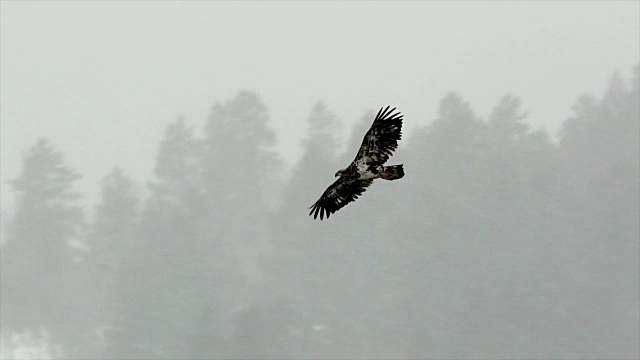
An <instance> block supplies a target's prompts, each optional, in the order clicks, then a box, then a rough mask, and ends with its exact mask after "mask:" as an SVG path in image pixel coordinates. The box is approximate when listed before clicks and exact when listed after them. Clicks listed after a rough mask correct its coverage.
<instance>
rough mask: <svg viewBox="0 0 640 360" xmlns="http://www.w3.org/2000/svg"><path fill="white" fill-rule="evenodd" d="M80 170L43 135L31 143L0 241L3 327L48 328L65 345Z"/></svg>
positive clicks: (77, 267)
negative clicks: (13, 207) (4, 237)
mask: <svg viewBox="0 0 640 360" xmlns="http://www.w3.org/2000/svg"><path fill="white" fill-rule="evenodd" d="M79 178H80V176H79V175H78V174H77V173H76V172H74V171H73V170H72V169H70V168H69V167H67V166H66V165H65V163H64V160H63V155H62V153H61V152H59V151H58V150H56V149H55V148H54V147H53V145H51V144H50V143H49V141H48V140H46V139H39V140H38V141H37V142H36V144H35V145H34V146H33V147H31V148H30V149H29V150H28V152H27V153H26V156H25V158H24V162H23V168H22V172H21V174H20V176H19V177H18V178H17V179H15V180H13V181H12V182H11V185H12V186H13V190H14V192H15V193H16V197H17V200H16V204H17V209H16V214H15V217H14V219H13V221H12V222H11V223H10V228H9V229H8V235H7V242H6V244H4V245H3V247H2V265H1V266H2V271H1V274H2V287H3V289H2V292H1V296H2V301H1V303H2V312H1V313H2V321H1V322H2V333H3V334H8V333H10V332H13V331H34V332H37V331H39V330H40V328H41V327H42V328H44V329H46V330H47V331H48V332H49V333H50V334H51V335H52V341H54V342H56V343H58V344H62V345H63V346H66V345H68V344H69V342H70V341H71V338H72V337H73V335H74V331H75V329H74V327H75V328H81V326H78V325H79V324H78V321H79V319H78V316H77V315H78V309H76V308H75V307H76V306H77V305H78V301H79V300H80V299H81V296H82V295H81V294H80V293H78V290H79V289H78V288H77V286H76V285H77V279H78V276H79V274H80V273H81V271H82V263H81V262H80V263H79V262H78V258H79V257H80V251H79V250H78V247H77V246H74V244H78V243H79V240H80V239H79V235H80V234H79V231H80V227H81V224H82V209H81V207H80V206H79V205H78V204H77V201H78V199H79V197H80V195H79V194H78V193H77V192H76V191H75V190H74V189H73V183H74V182H75V181H76V180H77V179H79Z"/></svg>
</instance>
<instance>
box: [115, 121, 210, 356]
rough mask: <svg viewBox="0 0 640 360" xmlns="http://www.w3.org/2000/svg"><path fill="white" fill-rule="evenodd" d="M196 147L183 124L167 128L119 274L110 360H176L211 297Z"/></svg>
mask: <svg viewBox="0 0 640 360" xmlns="http://www.w3.org/2000/svg"><path fill="white" fill-rule="evenodd" d="M198 149H199V144H198V141H197V140H196V139H195V138H194V136H193V130H192V128H191V127H189V126H187V125H186V123H185V121H184V120H183V119H178V120H177V121H175V122H174V123H172V124H170V125H169V126H168V127H167V129H166V131H165V135H164V138H163V139H162V140H161V141H160V145H159V149H158V156H157V159H156V167H155V169H154V172H155V180H154V181H153V182H151V183H150V185H149V187H150V189H151V195H150V197H149V199H148V200H147V203H146V208H145V210H144V212H143V214H142V217H141V219H140V224H139V226H138V227H137V230H136V237H137V239H135V241H133V242H131V243H130V244H129V246H128V248H129V249H130V250H129V251H128V254H127V256H126V257H125V258H124V259H122V260H125V259H126V261H125V263H124V264H122V265H121V266H120V269H119V274H118V288H117V292H116V296H117V299H118V300H117V302H116V304H117V305H118V308H119V315H118V317H117V318H116V319H114V326H113V329H112V330H111V333H110V334H109V344H108V348H107V350H106V353H105V356H106V357H109V358H144V357H149V356H152V357H157V358H178V357H184V354H186V353H187V347H186V337H187V334H188V333H189V331H190V330H191V329H192V327H193V323H194V321H195V319H196V317H197V316H199V313H198V311H199V310H198V309H199V308H200V307H201V306H202V304H203V302H205V301H208V299H209V295H210V294H209V293H207V291H208V288H207V286H208V285H209V283H210V280H209V279H208V278H207V276H208V274H209V273H210V270H211V264H210V263H209V259H208V257H209V256H210V255H211V254H210V249H209V244H208V243H209V241H202V239H201V237H200V236H199V234H198V230H199V229H201V228H202V225H201V224H202V221H203V216H204V214H205V213H206V211H207V209H206V207H205V205H204V202H203V201H202V200H201V197H200V194H201V190H200V189H199V188H198V179H199V176H200V173H199V171H200V170H199V169H200V167H199V150H198ZM130 205H131V203H128V205H127V206H130Z"/></svg>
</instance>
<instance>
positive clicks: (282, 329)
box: [0, 67, 640, 359]
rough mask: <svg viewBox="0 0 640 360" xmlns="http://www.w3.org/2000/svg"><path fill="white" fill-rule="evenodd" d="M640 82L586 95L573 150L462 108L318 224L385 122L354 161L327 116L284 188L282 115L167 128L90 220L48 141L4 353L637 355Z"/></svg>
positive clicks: (8, 259) (12, 232)
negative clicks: (39, 337) (19, 343)
mask: <svg viewBox="0 0 640 360" xmlns="http://www.w3.org/2000/svg"><path fill="white" fill-rule="evenodd" d="M639 82H640V81H639V78H638V67H635V68H634V70H633V74H632V76H631V77H630V79H627V80H625V79H623V77H622V76H620V75H619V74H615V75H614V76H613V77H612V79H611V81H610V84H609V87H608V89H607V90H606V91H605V92H604V94H602V95H601V96H598V97H594V96H583V97H580V98H579V99H578V101H577V103H576V104H575V106H574V112H573V115H572V116H571V117H570V118H569V119H566V121H565V122H564V124H563V126H562V130H561V132H560V133H559V135H558V140H557V141H553V140H552V139H551V137H550V135H549V134H548V133H547V132H546V131H544V130H532V129H531V128H530V127H529V126H528V125H527V120H526V119H527V113H526V111H524V110H523V105H522V101H521V99H519V98H518V97H516V96H513V95H510V94H507V95H505V96H504V97H502V98H501V99H500V100H499V101H498V103H497V104H496V105H495V107H494V108H493V110H492V111H491V112H490V114H488V115H487V116H486V118H482V117H480V116H479V115H478V114H476V113H475V111H474V110H473V108H472V106H471V105H470V104H469V103H468V102H467V101H465V99H464V98H463V97H462V96H460V95H459V94H457V93H449V94H447V95H446V96H445V97H444V98H443V99H442V100H441V101H440V106H439V110H438V114H437V117H436V118H435V119H434V120H433V121H431V122H430V124H429V125H428V126H423V127H421V128H418V129H417V130H415V131H414V132H413V133H412V134H411V136H409V137H408V138H406V139H404V140H403V141H402V142H403V144H402V146H401V147H400V149H399V150H398V151H397V152H396V155H395V156H394V158H393V163H396V162H397V163H404V164H405V171H406V174H407V175H406V176H405V178H404V179H403V180H402V181H400V182H394V183H393V184H387V183H384V182H383V183H376V184H374V186H372V187H371V188H370V189H369V190H368V191H367V194H365V196H363V197H362V198H360V199H359V200H358V201H357V202H355V203H353V204H351V205H349V206H347V207H345V208H344V209H343V210H341V211H340V213H338V214H336V216H335V217H332V218H331V219H330V220H329V221H323V222H320V221H313V220H311V219H310V218H309V217H308V216H307V211H306V209H307V208H308V207H309V206H310V205H311V204H312V203H313V202H314V201H315V200H316V199H317V197H318V196H319V195H320V194H321V193H322V191H323V190H324V189H325V188H326V186H328V185H329V184H330V182H331V181H332V180H331V178H329V177H328V176H327V174H333V173H334V172H335V171H336V170H337V169H339V168H341V167H343V166H344V165H345V164H347V163H348V162H350V161H351V160H352V157H353V156H354V154H355V151H356V149H357V148H358V146H359V145H360V142H361V140H362V136H363V134H364V133H365V131H366V130H367V128H368V126H369V125H370V123H371V121H372V118H373V115H374V113H372V112H371V111H368V112H366V113H364V114H363V117H362V119H361V120H360V121H359V122H358V123H357V124H356V125H355V126H354V128H353V129H352V131H351V132H350V134H351V135H350V138H348V139H347V142H346V144H347V146H346V147H343V146H341V145H342V144H341V141H340V138H339V137H337V134H338V133H340V129H341V122H340V119H339V118H338V117H337V116H336V115H335V114H334V113H332V112H331V111H330V109H329V108H328V106H327V105H326V104H324V103H322V102H319V103H318V104H316V105H315V106H314V107H313V109H311V112H310V115H309V116H308V119H307V123H308V134H307V136H306V138H305V140H304V142H303V144H302V145H303V146H302V151H303V152H302V155H301V156H300V160H299V161H298V162H297V164H295V166H294V167H293V168H292V169H290V170H291V174H290V176H289V177H283V175H282V174H283V173H285V170H287V169H285V166H284V164H283V161H282V160H281V158H280V157H279V155H278V154H277V153H276V152H275V151H274V145H275V144H276V136H275V133H274V131H273V130H272V129H271V128H270V127H269V112H268V108H267V106H266V105H265V104H264V103H263V102H262V100H261V99H260V97H259V96H258V95H257V94H255V93H251V92H246V91H244V92H240V93H238V94H237V95H236V96H235V97H233V98H231V99H229V100H228V101H226V102H219V103H216V104H215V105H214V106H213V107H212V110H211V113H210V115H209V116H208V118H207V119H206V124H205V126H204V133H203V135H202V136H200V137H199V136H196V135H195V132H194V127H193V126H192V125H190V124H189V123H188V122H187V121H186V120H185V119H183V118H180V119H177V120H176V121H175V122H173V123H171V124H169V125H168V126H167V127H166V130H165V133H164V136H163V138H162V139H161V140H160V141H159V144H158V150H157V155H156V158H155V168H154V174H153V178H152V179H150V181H149V182H148V183H147V184H144V187H143V185H141V184H137V183H135V182H134V181H133V180H132V179H131V178H130V177H129V176H128V175H127V174H126V173H125V172H124V171H123V170H122V169H120V168H118V167H114V168H113V169H111V170H110V172H109V173H108V174H106V176H105V177H104V178H103V180H102V183H101V199H100V202H99V204H98V205H97V206H96V207H95V209H91V210H92V211H88V210H89V209H87V207H86V205H85V204H83V203H82V196H81V194H79V193H78V192H77V191H76V190H75V189H74V182H75V181H76V180H78V179H79V178H80V174H78V173H77V172H76V171H74V170H73V169H72V168H71V167H70V166H69V165H68V164H67V163H65V161H64V156H63V154H62V153H61V152H60V151H59V150H58V149H56V147H55V145H54V144H52V143H51V142H50V141H49V140H47V139H45V138H41V139H38V140H37V141H36V143H35V144H34V145H33V146H32V147H31V148H30V149H28V151H27V152H26V155H25V156H24V159H23V166H22V172H21V173H20V175H19V176H18V177H17V178H16V179H14V180H12V181H11V182H10V184H9V185H10V188H11V190H12V194H13V195H14V196H15V197H16V211H15V214H13V216H12V218H11V219H10V221H9V223H8V226H7V227H6V229H2V230H3V231H4V232H5V238H6V242H5V243H4V244H3V245H2V251H1V265H0V266H1V276H2V277H1V279H2V291H1V293H0V296H1V302H0V306H1V312H0V315H1V321H0V322H1V325H0V326H1V334H2V336H3V337H4V341H5V343H7V342H8V341H9V340H7V339H8V338H9V337H10V336H9V334H14V333H24V332H32V333H38V332H39V331H44V332H46V333H47V334H49V337H48V339H49V340H48V341H50V342H52V343H54V344H59V345H60V347H59V349H60V350H59V351H60V354H62V357H67V358H110V359H128V358H130V359H139V358H158V359H173V358H193V359H204V358H287V357H290V358H301V357H303V358H319V357H321V358H375V357H378V358H399V357H410V358H463V357H473V358H480V357H513V356H514V354H518V356H522V357H527V358H548V357H554V358H555V357H563V358H564V357H566V358H577V357H580V358H582V357H621V358H622V357H634V356H638V334H640V330H639V325H638V322H637V319H638V317H639V316H640V312H639V307H638V283H639V281H640V279H639V274H638V266H639V263H638V262H639V260H638V252H639V251H640V249H639V238H640V233H639V228H640V225H639V223H638V221H639V220H638V219H639V218H640V213H639V210H638V208H639V201H640V194H639V190H638V189H639V187H640V184H639V179H640V169H639V166H640V158H639V152H640V148H639V146H640V145H639V144H640V114H639V111H640V104H639V98H640V95H639V91H638V88H639ZM408 121H410V119H406V121H405V123H407V122H408ZM405 126H406V125H405ZM343 148H346V150H345V151H344V152H343V151H341V150H340V149H343ZM145 187H146V189H147V190H148V195H147V196H144V197H143V196H142V194H143V190H144V189H145ZM4 195H5V196H7V192H4ZM90 215H91V216H90ZM9 346H10V345H9Z"/></svg>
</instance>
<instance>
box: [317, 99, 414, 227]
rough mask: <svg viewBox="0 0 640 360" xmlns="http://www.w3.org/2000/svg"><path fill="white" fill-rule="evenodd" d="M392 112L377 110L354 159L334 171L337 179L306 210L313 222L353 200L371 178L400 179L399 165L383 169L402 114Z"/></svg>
mask: <svg viewBox="0 0 640 360" xmlns="http://www.w3.org/2000/svg"><path fill="white" fill-rule="evenodd" d="M395 110H396V108H393V109H391V110H389V106H387V107H386V108H380V110H379V111H378V115H376V118H375V120H373V124H372V125H371V128H370V129H369V131H367V134H366V135H365V136H364V139H363V140H362V145H360V150H358V154H357V155H356V158H355V159H353V161H352V162H351V164H350V165H349V166H347V167H346V168H344V169H342V170H338V172H337V173H336V175H335V176H340V178H339V179H338V180H336V181H335V182H334V183H333V184H331V186H329V187H328V188H327V190H325V192H324V193H323V194H322V196H320V199H318V201H316V203H315V204H313V205H312V206H311V207H310V208H309V209H311V211H310V212H309V215H311V214H313V218H314V219H315V218H317V217H318V214H320V220H322V219H323V217H324V215H325V214H326V215H327V219H328V218H329V216H331V214H333V213H334V212H336V211H338V210H340V209H341V208H342V207H343V206H345V205H347V204H348V203H350V202H352V201H355V199H357V198H358V196H360V195H362V193H363V192H364V191H365V190H366V189H367V187H369V185H371V183H372V182H373V179H378V178H381V179H385V180H396V179H400V178H402V177H403V176H404V169H403V168H402V165H391V166H384V163H385V162H386V161H387V159H389V156H391V153H392V152H393V151H394V150H395V149H396V148H397V147H398V140H400V138H401V137H402V133H401V131H402V115H401V114H400V112H396V113H395V114H394V113H393V112H394V111H395Z"/></svg>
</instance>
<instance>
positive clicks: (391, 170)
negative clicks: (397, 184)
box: [380, 164, 404, 180]
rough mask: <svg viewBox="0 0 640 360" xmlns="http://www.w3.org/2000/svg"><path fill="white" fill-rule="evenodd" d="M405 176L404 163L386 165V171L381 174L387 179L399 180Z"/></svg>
mask: <svg viewBox="0 0 640 360" xmlns="http://www.w3.org/2000/svg"><path fill="white" fill-rule="evenodd" d="M403 176H404V169H403V168H402V164H400V165H391V166H385V167H384V171H383V172H382V173H381V174H380V177H381V178H383V179H385V180H397V179H401V178H402V177H403Z"/></svg>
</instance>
